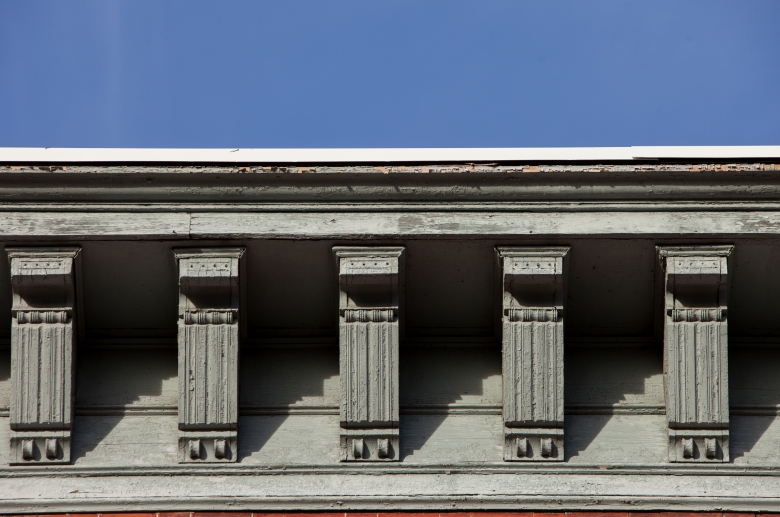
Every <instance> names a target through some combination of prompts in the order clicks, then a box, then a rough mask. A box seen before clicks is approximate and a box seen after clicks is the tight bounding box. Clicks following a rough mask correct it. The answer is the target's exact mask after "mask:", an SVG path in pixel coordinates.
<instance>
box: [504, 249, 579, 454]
mask: <svg viewBox="0 0 780 517" xmlns="http://www.w3.org/2000/svg"><path fill="white" fill-rule="evenodd" d="M568 251H569V248H564V247H555V248H547V247H545V248H519V247H511V248H510V247H499V248H497V249H496V256H497V260H498V263H499V266H498V267H499V271H500V272H501V293H502V302H501V303H502V336H503V337H502V342H503V385H504V460H506V461H562V460H563V458H564V454H563V303H564V300H565V286H566V278H565V275H564V258H565V257H566V254H567V253H568Z"/></svg>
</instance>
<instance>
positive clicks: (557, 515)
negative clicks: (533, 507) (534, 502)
mask: <svg viewBox="0 0 780 517" xmlns="http://www.w3.org/2000/svg"><path fill="white" fill-rule="evenodd" d="M534 517H566V514H565V513H564V512H534Z"/></svg>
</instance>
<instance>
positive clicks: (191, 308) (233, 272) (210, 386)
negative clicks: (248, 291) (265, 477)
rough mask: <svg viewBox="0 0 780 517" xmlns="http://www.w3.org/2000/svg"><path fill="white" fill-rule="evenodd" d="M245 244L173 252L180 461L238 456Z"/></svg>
mask: <svg viewBox="0 0 780 517" xmlns="http://www.w3.org/2000/svg"><path fill="white" fill-rule="evenodd" d="M243 253H244V249H243V248H227V249H223V248H215V249H180V250H174V254H175V256H176V258H177V260H178V263H179V334H178V335H179V337H178V342H179V461H180V462H184V463H186V462H234V461H236V460H237V458H238V449H237V443H238V442H237V432H238V353H239V335H240V332H239V305H240V284H239V264H240V258H241V256H242V255H243Z"/></svg>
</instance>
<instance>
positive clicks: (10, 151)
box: [0, 145, 780, 164]
mask: <svg viewBox="0 0 780 517" xmlns="http://www.w3.org/2000/svg"><path fill="white" fill-rule="evenodd" d="M663 159H669V160H687V159H691V160H708V159H712V160H724V159H735V160H765V159H770V160H775V159H780V145H776V146H773V145H764V146H658V147H654V146H632V147H494V148H489V147H485V148H374V149H371V148H363V149H324V148H320V149H305V148H300V149H295V148H288V149H154V148H147V149H141V148H72V147H71V148H64V147H59V148H58V147H0V163H202V164H206V163H242V164H249V163H345V164H346V163H380V162H384V163H392V162H397V163H425V162H427V163H441V162H462V163H493V162H577V161H583V162H585V161H587V162H615V161H619V162H625V161H634V160H663Z"/></svg>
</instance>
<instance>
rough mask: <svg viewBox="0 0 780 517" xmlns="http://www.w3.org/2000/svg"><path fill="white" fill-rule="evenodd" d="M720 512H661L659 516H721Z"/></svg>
mask: <svg viewBox="0 0 780 517" xmlns="http://www.w3.org/2000/svg"><path fill="white" fill-rule="evenodd" d="M722 516H723V513H722V512H661V517H722Z"/></svg>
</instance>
